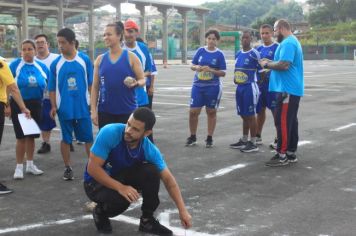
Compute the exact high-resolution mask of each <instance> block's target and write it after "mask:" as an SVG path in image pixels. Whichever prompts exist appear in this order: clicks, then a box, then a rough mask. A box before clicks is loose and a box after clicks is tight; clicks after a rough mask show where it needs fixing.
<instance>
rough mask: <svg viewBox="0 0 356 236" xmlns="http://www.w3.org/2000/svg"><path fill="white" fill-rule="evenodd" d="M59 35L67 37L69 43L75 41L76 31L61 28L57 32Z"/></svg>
mask: <svg viewBox="0 0 356 236" xmlns="http://www.w3.org/2000/svg"><path fill="white" fill-rule="evenodd" d="M57 37H63V38H65V39H66V40H67V41H68V42H69V43H72V42H75V33H74V31H73V30H71V29H69V28H63V29H60V30H59V31H58V33H57Z"/></svg>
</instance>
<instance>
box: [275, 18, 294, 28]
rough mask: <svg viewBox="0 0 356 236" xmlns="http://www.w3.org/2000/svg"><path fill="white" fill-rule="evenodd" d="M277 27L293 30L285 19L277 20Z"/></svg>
mask: <svg viewBox="0 0 356 236" xmlns="http://www.w3.org/2000/svg"><path fill="white" fill-rule="evenodd" d="M277 27H279V28H285V29H286V30H291V27H290V24H289V23H288V21H287V20H285V19H280V20H277Z"/></svg>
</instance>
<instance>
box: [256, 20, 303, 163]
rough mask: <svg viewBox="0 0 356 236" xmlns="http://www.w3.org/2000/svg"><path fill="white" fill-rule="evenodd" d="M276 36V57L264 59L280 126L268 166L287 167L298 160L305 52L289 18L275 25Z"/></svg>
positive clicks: (264, 66)
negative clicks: (275, 93) (275, 152)
mask: <svg viewBox="0 0 356 236" xmlns="http://www.w3.org/2000/svg"><path fill="white" fill-rule="evenodd" d="M274 35H275V36H276V38H277V41H278V42H279V43H280V45H279V47H278V48H277V51H276V52H275V55H274V60H273V61H272V62H271V61H268V60H262V61H261V66H262V67H263V68H266V69H270V70H271V71H272V72H271V76H270V83H269V91H273V92H277V93H278V95H277V106H276V112H275V117H276V121H275V123H276V127H277V138H278V142H277V149H276V151H277V154H276V155H275V156H273V157H272V158H271V160H270V161H268V162H267V163H266V165H267V166H284V165H287V164H289V163H295V162H297V161H298V159H297V156H296V151H297V148H298V140H299V134H298V109H299V102H300V99H301V97H302V96H303V95H304V67H303V51H302V47H301V45H300V43H299V41H298V39H297V38H296V37H295V36H294V35H293V33H292V31H291V26H290V24H289V23H288V21H286V20H283V19H280V20H277V21H276V22H275V24H274Z"/></svg>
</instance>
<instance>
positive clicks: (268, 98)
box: [256, 83, 277, 113]
mask: <svg viewBox="0 0 356 236" xmlns="http://www.w3.org/2000/svg"><path fill="white" fill-rule="evenodd" d="M258 88H259V90H260V96H259V98H258V103H257V108H256V111H257V113H260V111H261V109H262V108H263V107H267V108H268V109H270V110H271V111H272V112H273V111H274V109H275V108H276V104H277V93H276V92H269V91H268V83H262V84H260V85H259V86H258Z"/></svg>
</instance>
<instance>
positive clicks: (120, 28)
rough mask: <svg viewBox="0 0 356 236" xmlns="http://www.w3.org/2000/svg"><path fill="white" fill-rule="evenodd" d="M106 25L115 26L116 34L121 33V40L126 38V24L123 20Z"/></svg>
mask: <svg viewBox="0 0 356 236" xmlns="http://www.w3.org/2000/svg"><path fill="white" fill-rule="evenodd" d="M106 27H114V29H115V32H116V35H120V42H122V40H123V39H124V24H123V23H122V22H121V21H117V22H115V23H110V24H107V25H106Z"/></svg>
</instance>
